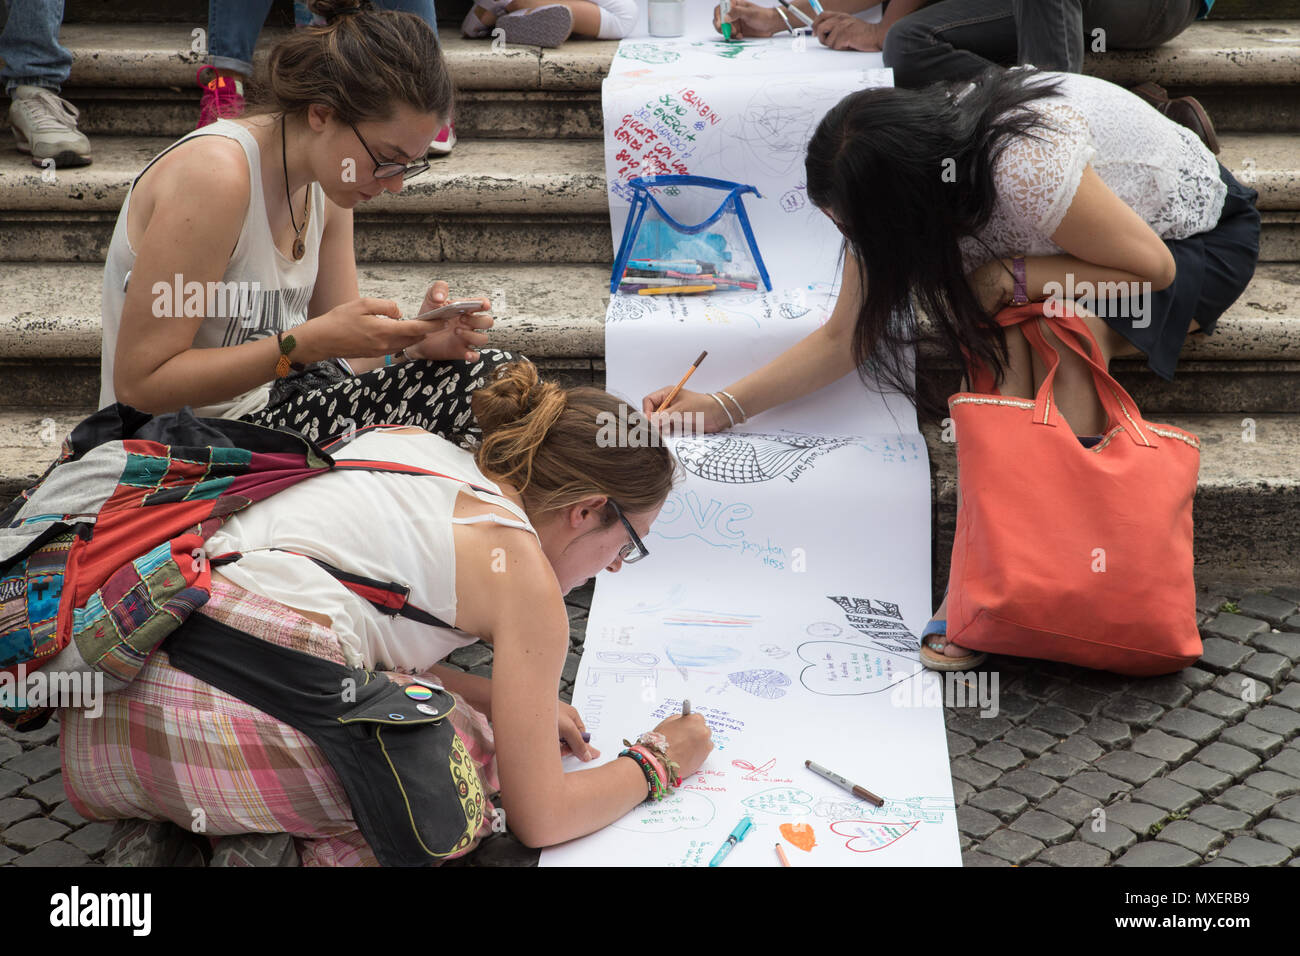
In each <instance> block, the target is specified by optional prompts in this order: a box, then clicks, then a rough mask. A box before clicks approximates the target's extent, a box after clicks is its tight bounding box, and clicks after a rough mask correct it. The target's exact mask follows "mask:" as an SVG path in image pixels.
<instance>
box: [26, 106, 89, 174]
mask: <svg viewBox="0 0 1300 956" xmlns="http://www.w3.org/2000/svg"><path fill="white" fill-rule="evenodd" d="M11 95H12V96H13V102H12V103H10V104H9V123H10V125H11V126H12V127H13V131H14V139H16V140H17V141H18V151H19V152H20V153H31V154H32V165H33V166H43V165H44V161H45V160H47V159H53V160H54V165H55V166H86V165H89V163H90V140H88V139H86V137H85V135H84V134H83V133H82V132H81V131H80V130H79V129H77V117H78V116H80V115H81V113H80V111H79V110H78V109H77V108H76V107H75V106H73V105H72V104H71V103H69V102H68V101H67V100H65V99H61V98H60V97H59V96H57V95H56V94H55V93H54V91H53V90H47V89H45V88H44V87H42V86H15V87H14V90H13V93H12V94H11Z"/></svg>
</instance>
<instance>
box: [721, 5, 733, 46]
mask: <svg viewBox="0 0 1300 956" xmlns="http://www.w3.org/2000/svg"><path fill="white" fill-rule="evenodd" d="M729 16H731V0H722V39H724V40H726V41H727V42H728V43H730V42H731V24H730V23H728V22H727V17H729Z"/></svg>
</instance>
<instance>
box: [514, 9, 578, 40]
mask: <svg viewBox="0 0 1300 956" xmlns="http://www.w3.org/2000/svg"><path fill="white" fill-rule="evenodd" d="M497 26H499V27H500V28H501V30H502V32H503V33H504V34H505V41H506V43H508V44H510V45H511V46H540V47H548V48H550V47H557V46H559V45H560V44H561V43H563V42H564V41H565V40H567V39H568V38H569V34H570V33H572V32H573V13H572V11H570V10H569V8H568V7H566V6H564V5H563V4H561V3H553V4H549V5H548V6H544V7H533V8H532V9H530V10H519V11H517V12H515V13H507V14H504V15H503V16H500V17H498V18H497Z"/></svg>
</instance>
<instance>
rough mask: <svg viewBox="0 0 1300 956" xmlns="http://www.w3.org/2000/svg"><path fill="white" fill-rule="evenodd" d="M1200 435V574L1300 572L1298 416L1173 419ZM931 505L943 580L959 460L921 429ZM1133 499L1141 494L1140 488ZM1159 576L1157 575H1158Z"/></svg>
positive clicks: (1166, 420) (1196, 514)
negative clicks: (927, 457) (926, 448)
mask: <svg viewBox="0 0 1300 956" xmlns="http://www.w3.org/2000/svg"><path fill="white" fill-rule="evenodd" d="M1155 420H1156V422H1158V423H1160V424H1169V425H1175V426H1177V427H1179V428H1182V429H1185V430H1186V431H1190V432H1192V433H1193V434H1195V435H1196V436H1197V437H1198V438H1199V439H1200V442H1201V469H1200V475H1199V478H1198V484H1197V489H1196V500H1195V502H1194V505H1193V509H1194V510H1193V521H1194V525H1195V532H1194V533H1195V555H1196V567H1197V571H1198V574H1200V573H1201V572H1205V573H1210V574H1218V573H1222V574H1229V575H1230V574H1236V573H1262V574H1264V575H1265V576H1267V575H1268V574H1280V575H1282V576H1283V577H1282V578H1281V579H1294V578H1295V576H1296V574H1297V573H1300V469H1297V467H1296V463H1297V462H1300V415H1297V414H1295V413H1291V414H1275V415H1256V416H1252V417H1251V418H1250V419H1249V421H1248V422H1243V419H1242V417H1241V416H1240V415H1213V414H1211V415H1170V416H1168V417H1158V418H1156V419H1155ZM922 431H923V432H924V433H925V436H926V443H927V444H928V445H929V447H930V462H931V476H932V482H933V491H934V494H933V499H932V500H933V502H934V547H935V552H934V557H935V560H934V565H935V580H938V581H942V580H946V578H947V572H948V564H949V557H950V555H951V553H952V541H953V532H954V529H955V527H956V514H957V453H956V445H955V444H954V443H952V442H944V441H941V440H940V439H941V429H940V428H939V426H937V425H936V426H924V427H923V429H922ZM1134 494H1141V491H1140V490H1138V489H1135V490H1134ZM1153 570H1154V569H1153Z"/></svg>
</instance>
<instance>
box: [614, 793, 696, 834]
mask: <svg viewBox="0 0 1300 956" xmlns="http://www.w3.org/2000/svg"><path fill="white" fill-rule="evenodd" d="M714 813H715V810H714V807H713V801H712V800H710V799H709V798H708V797H706V796H704V794H702V793H695V792H694V791H692V790H678V791H677V792H676V793H674V794H673V795H672V796H671V797H668V798H666V799H664V800H661V801H659V802H658V803H642V804H640V805H639V806H637V807H634V808H633V809H632V810H631V811H630V812H629V813H628V814H627V815H626V816H624V817H622V818H621V819H618V820H615V821H614V822H613V823H611V824H610V826H612V827H614V829H616V830H630V831H631V832H633V833H671V832H672V831H674V830H699V829H700V828H702V827H707V826H708V825H709V824H710V823H712V822H713V817H714Z"/></svg>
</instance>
